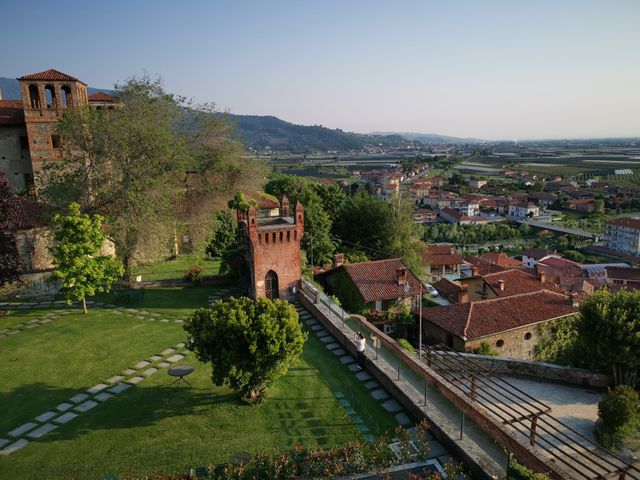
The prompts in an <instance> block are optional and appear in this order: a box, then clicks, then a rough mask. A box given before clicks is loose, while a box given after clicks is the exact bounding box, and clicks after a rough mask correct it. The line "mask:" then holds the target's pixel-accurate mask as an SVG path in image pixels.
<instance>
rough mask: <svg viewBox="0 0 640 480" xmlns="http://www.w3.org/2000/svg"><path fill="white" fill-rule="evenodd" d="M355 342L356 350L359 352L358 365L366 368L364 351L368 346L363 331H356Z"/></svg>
mask: <svg viewBox="0 0 640 480" xmlns="http://www.w3.org/2000/svg"><path fill="white" fill-rule="evenodd" d="M355 342H356V351H357V352H358V365H360V368H364V351H365V349H366V348H367V341H366V340H365V338H364V335H363V334H362V332H358V333H356V336H355Z"/></svg>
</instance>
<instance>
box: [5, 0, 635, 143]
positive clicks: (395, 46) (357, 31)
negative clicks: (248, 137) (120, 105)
mask: <svg viewBox="0 0 640 480" xmlns="http://www.w3.org/2000/svg"><path fill="white" fill-rule="evenodd" d="M0 17H1V18H6V19H13V21H5V22H3V28H2V29H0V45H2V48H1V49H0V76H5V77H18V76H21V75H24V74H28V73H34V72H38V71H42V70H46V69H48V68H55V69H56V70H60V71H63V72H65V73H68V74H70V75H73V76H75V77H77V78H79V79H81V80H83V81H84V82H85V83H88V84H89V85H90V86H93V87H101V88H108V87H111V86H112V85H113V84H115V83H117V82H123V81H125V80H126V79H127V78H130V77H132V76H140V75H143V74H145V73H146V74H149V75H151V76H159V77H161V78H162V80H163V83H164V86H165V88H166V90H168V91H170V92H173V93H178V94H181V95H186V96H188V97H193V98H195V99H196V100H198V101H200V102H215V103H216V105H217V107H218V108H219V109H221V110H227V111H229V112H231V113H236V114H252V115H275V116H277V117H279V118H282V119H283V120H287V121H290V122H294V123H299V124H305V125H324V126H326V127H330V128H341V129H343V130H347V131H355V132H360V133H368V132H372V131H396V132H421V133H438V134H445V135H454V136H464V137H476V138H483V139H488V140H494V139H508V140H511V139H520V140H522V139H538V138H586V137H625V136H640V1H638V0H601V1H591V0H576V1H573V0H550V1H546V0H536V1H526V0H504V1H503V0H482V1H462V0H451V1H446V2H445V1H430V0H416V1H408V0H393V1H391V0H388V1H376V0H362V1H355V0H336V1H334V0H314V1H312V0H291V1H277V0H261V1H259V0H256V1H243V0H230V1H227V0H215V1H214V0H201V1H196V0H180V1H176V0H171V1H169V0H147V1H142V0H110V1H109V2H97V1H94V0H85V1H82V2H80V1H76V2H72V1H69V0H56V1H55V2H54V1H47V0H30V1H28V2H26V1H24V0H0Z"/></svg>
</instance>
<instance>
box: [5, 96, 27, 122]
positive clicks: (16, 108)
mask: <svg viewBox="0 0 640 480" xmlns="http://www.w3.org/2000/svg"><path fill="white" fill-rule="evenodd" d="M0 125H24V107H23V105H22V100H0Z"/></svg>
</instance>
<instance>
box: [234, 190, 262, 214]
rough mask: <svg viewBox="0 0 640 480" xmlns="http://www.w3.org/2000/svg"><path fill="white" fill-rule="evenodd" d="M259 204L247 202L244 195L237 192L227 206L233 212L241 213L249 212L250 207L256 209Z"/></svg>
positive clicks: (252, 201) (253, 201)
mask: <svg viewBox="0 0 640 480" xmlns="http://www.w3.org/2000/svg"><path fill="white" fill-rule="evenodd" d="M257 204H258V202H256V201H255V200H247V198H246V197H245V195H244V193H242V192H236V193H234V195H233V198H232V199H231V200H229V202H228V203H227V206H228V207H229V208H230V209H231V210H240V211H241V212H246V211H247V210H249V207H252V206H253V207H255V206H256V205H257Z"/></svg>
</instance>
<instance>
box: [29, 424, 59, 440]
mask: <svg viewBox="0 0 640 480" xmlns="http://www.w3.org/2000/svg"><path fill="white" fill-rule="evenodd" d="M56 428H58V426H57V425H53V424H51V423H45V424H44V425H42V426H41V427H40V428H36V429H35V430H34V431H32V432H29V433H27V437H31V438H40V437H42V436H43V435H46V434H47V433H49V432H50V431H51V430H55V429H56Z"/></svg>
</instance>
